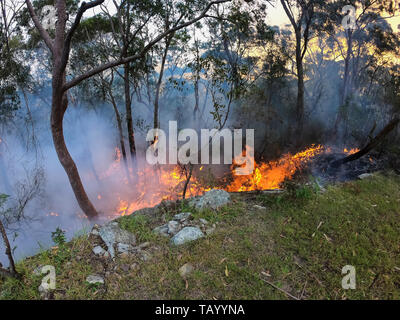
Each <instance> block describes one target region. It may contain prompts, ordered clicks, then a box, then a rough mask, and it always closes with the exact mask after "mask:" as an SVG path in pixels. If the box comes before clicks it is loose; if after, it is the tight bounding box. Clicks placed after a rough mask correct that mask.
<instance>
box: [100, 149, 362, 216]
mask: <svg viewBox="0 0 400 320" xmlns="http://www.w3.org/2000/svg"><path fill="white" fill-rule="evenodd" d="M346 150H347V149H346ZM355 150H356V149H352V150H351V151H348V150H347V151H345V153H349V152H356V151H355ZM329 151H331V148H324V147H323V146H321V145H318V146H314V145H313V146H311V147H310V148H308V149H306V150H304V151H302V152H299V153H297V154H295V155H292V154H290V153H287V154H285V155H284V156H282V157H281V158H280V159H279V160H276V161H270V162H261V163H254V170H253V172H252V174H250V175H246V176H238V175H234V174H233V173H234V170H235V168H237V167H238V166H237V165H236V164H235V161H234V164H233V165H232V166H231V175H232V177H233V181H232V182H231V183H230V184H229V185H227V186H225V187H223V188H222V189H225V190H226V191H228V192H244V191H253V190H273V189H279V188H281V186H282V183H283V182H284V181H285V180H286V179H291V178H292V177H293V175H294V174H295V173H296V171H298V170H299V169H300V168H301V167H302V166H303V165H304V164H307V163H308V162H309V161H311V160H312V159H313V158H314V157H315V156H317V155H319V154H321V153H323V152H329ZM122 165H123V161H121V157H120V152H119V150H116V160H115V162H114V163H113V164H112V165H111V166H110V168H109V169H108V170H107V171H106V172H105V173H104V174H103V175H102V179H104V178H107V177H111V176H113V175H115V174H117V172H118V173H119V174H122V172H125V171H124V170H121V167H122ZM202 172H204V167H202V166H200V167H199V169H198V173H199V174H201V173H202ZM187 174H188V172H185V171H183V170H182V168H181V167H179V166H158V167H146V168H145V169H144V170H141V171H140V172H138V174H137V176H136V177H135V178H132V177H131V180H133V181H134V182H132V181H131V182H130V183H129V182H128V179H127V178H126V177H125V178H123V181H125V186H124V187H123V188H121V189H122V190H124V191H125V193H122V192H121V193H119V194H117V195H115V194H114V195H113V197H114V199H117V201H118V205H117V206H116V207H115V208H114V210H113V212H114V213H113V215H119V216H124V215H128V214H131V213H132V212H134V211H136V210H139V209H142V208H147V207H153V206H155V205H157V204H159V203H160V202H161V201H163V200H177V199H180V198H182V193H183V187H184V184H185V182H186V179H187V178H186V177H187ZM210 189H211V188H209V187H208V186H207V185H205V184H202V183H201V182H200V181H199V179H198V178H197V177H196V175H193V176H192V178H191V180H190V183H189V185H188V188H187V193H186V195H187V197H193V196H196V195H201V194H203V193H204V192H206V191H209V190H210ZM127 190H128V191H127ZM126 191H127V192H126ZM105 198H106V196H105V194H102V195H99V196H98V201H99V202H102V203H103V204H105V206H106V204H107V205H108V203H107V202H106V200H105ZM99 205H101V204H100V203H99Z"/></svg>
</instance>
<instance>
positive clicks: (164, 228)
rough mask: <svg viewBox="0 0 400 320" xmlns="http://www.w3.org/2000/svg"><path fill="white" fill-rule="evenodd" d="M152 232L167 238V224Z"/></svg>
mask: <svg viewBox="0 0 400 320" xmlns="http://www.w3.org/2000/svg"><path fill="white" fill-rule="evenodd" d="M153 232H154V233H157V234H160V235H162V236H166V237H168V224H164V225H162V226H159V227H157V228H154V229H153Z"/></svg>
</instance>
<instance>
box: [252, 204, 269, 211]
mask: <svg viewBox="0 0 400 320" xmlns="http://www.w3.org/2000/svg"><path fill="white" fill-rule="evenodd" d="M254 209H257V210H266V209H267V208H266V207H263V206H259V205H257V204H255V205H254Z"/></svg>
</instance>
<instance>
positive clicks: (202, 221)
mask: <svg viewBox="0 0 400 320" xmlns="http://www.w3.org/2000/svg"><path fill="white" fill-rule="evenodd" d="M199 221H200V223H201V224H208V221H207V220H206V219H203V218H200V219H199Z"/></svg>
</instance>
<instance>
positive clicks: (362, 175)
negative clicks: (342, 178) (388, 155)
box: [358, 173, 374, 180]
mask: <svg viewBox="0 0 400 320" xmlns="http://www.w3.org/2000/svg"><path fill="white" fill-rule="evenodd" d="M373 176H374V175H373V174H372V173H364V174H360V175H359V176H358V179H360V180H365V179H368V178H371V177H373Z"/></svg>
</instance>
